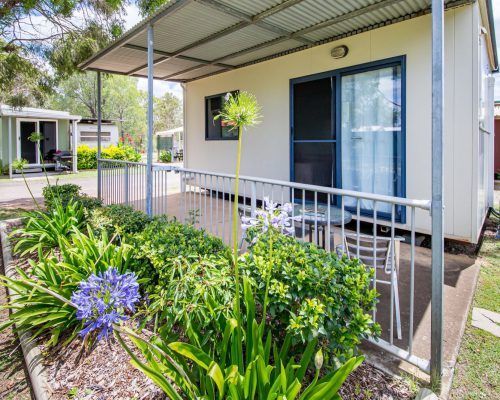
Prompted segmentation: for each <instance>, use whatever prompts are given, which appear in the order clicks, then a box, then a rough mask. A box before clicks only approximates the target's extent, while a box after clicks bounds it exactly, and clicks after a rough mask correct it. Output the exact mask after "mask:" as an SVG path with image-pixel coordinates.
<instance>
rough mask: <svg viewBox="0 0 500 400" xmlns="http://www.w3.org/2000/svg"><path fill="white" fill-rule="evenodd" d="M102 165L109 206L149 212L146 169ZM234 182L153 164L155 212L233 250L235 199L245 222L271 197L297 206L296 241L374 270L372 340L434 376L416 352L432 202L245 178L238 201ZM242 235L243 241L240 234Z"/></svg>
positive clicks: (120, 164) (139, 165) (424, 358)
mask: <svg viewBox="0 0 500 400" xmlns="http://www.w3.org/2000/svg"><path fill="white" fill-rule="evenodd" d="M99 165H100V168H101V180H100V185H101V188H100V189H101V194H102V198H103V201H104V202H105V204H113V203H115V204H116V203H121V204H128V205H130V206H132V207H134V208H136V209H139V210H145V209H146V170H147V166H146V164H144V163H132V162H125V161H117V160H99ZM234 180H235V176H234V175H231V174H223V173H214V172H207V171H201V170H194V169H187V168H178V167H172V166H168V165H161V164H155V165H154V166H153V195H152V209H153V214H157V215H160V214H165V215H168V216H170V217H175V218H177V219H179V220H181V221H186V222H189V223H192V224H194V225H195V226H197V227H199V228H202V229H205V230H206V231H208V232H210V233H212V234H214V235H216V236H218V237H221V238H222V239H223V240H224V241H226V242H227V243H228V244H229V242H230V240H231V235H230V230H231V229H230V227H231V222H232V212H231V210H232V204H233V202H234V201H236V200H237V201H238V208H239V214H240V216H241V215H244V214H245V215H253V214H254V212H255V209H256V208H257V207H260V206H261V205H262V201H263V199H264V198H266V197H267V198H269V199H270V200H272V201H274V202H276V203H279V204H284V203H286V202H291V203H293V204H294V207H293V211H292V216H299V215H300V216H301V219H300V222H297V225H296V229H295V233H294V234H295V236H296V237H297V238H298V239H300V240H304V241H308V242H312V243H314V244H316V245H318V246H321V247H323V248H325V250H326V251H336V252H337V253H339V254H344V253H350V254H349V255H350V256H352V257H357V258H360V259H361V260H362V261H363V262H364V263H365V264H372V266H373V267H374V271H375V277H374V280H373V285H374V287H375V288H378V291H379V293H380V297H379V299H380V302H379V304H378V305H377V307H376V309H374V310H373V320H374V321H376V322H378V323H379V324H380V325H381V327H382V337H381V338H380V339H378V340H374V339H372V340H371V342H373V343H374V344H375V345H377V346H379V347H381V348H382V349H383V350H385V351H388V352H390V353H392V354H394V355H396V356H398V357H399V358H401V359H403V360H405V361H408V362H410V363H412V364H414V365H416V366H417V367H419V368H420V369H421V370H423V371H425V372H427V373H428V372H429V355H428V354H429V353H427V354H425V355H422V354H418V355H417V354H414V351H413V350H414V334H415V260H416V257H415V234H416V230H415V226H416V217H417V212H418V214H419V215H421V216H424V215H425V214H427V215H428V211H429V210H430V202H429V201H427V200H412V199H407V198H399V197H391V196H382V195H377V194H371V193H361V192H356V191H351V190H344V189H336V188H328V187H322V186H314V185H307V184H301V183H295V182H286V181H278V180H273V179H266V178H256V177H248V176H241V177H240V190H239V198H238V199H235V197H234V194H233V193H234V192H233V187H234ZM327 205H330V206H329V207H328V206H327ZM367 209H369V211H368V210H367ZM422 212H425V213H424V214H422ZM239 235H240V237H239V238H238V241H239V242H240V243H242V242H243V241H242V237H241V235H243V233H242V231H240V232H239ZM400 235H403V236H402V237H400ZM367 243H368V244H367ZM349 250H350V251H349ZM403 250H404V251H403ZM384 251H385V254H382V253H383V252H384ZM425 262H427V260H425ZM428 262H429V264H430V256H429V259H428ZM392 266H396V268H393V267H392ZM383 278H385V279H383ZM381 283H385V285H384V286H382V285H381ZM377 284H379V285H378V286H377ZM429 286H430V285H429ZM399 288H404V292H401V291H400V289H399ZM419 289H421V288H419ZM428 289H430V288H428ZM419 317H422V316H421V315H420V316H419ZM424 334H425V333H424ZM429 334H430V333H429Z"/></svg>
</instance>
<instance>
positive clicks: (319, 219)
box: [293, 204, 352, 248]
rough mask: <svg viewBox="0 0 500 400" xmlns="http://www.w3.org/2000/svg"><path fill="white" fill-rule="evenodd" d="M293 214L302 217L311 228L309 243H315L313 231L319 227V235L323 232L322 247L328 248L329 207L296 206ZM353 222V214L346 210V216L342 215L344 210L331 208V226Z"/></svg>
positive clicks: (319, 205) (321, 205)
mask: <svg viewBox="0 0 500 400" xmlns="http://www.w3.org/2000/svg"><path fill="white" fill-rule="evenodd" d="M293 208H294V210H293V214H294V215H296V216H300V217H302V220H303V221H304V223H305V224H306V225H307V226H308V228H309V241H310V242H311V243H312V241H313V236H312V234H313V230H314V229H315V226H317V227H318V234H319V233H320V232H321V231H322V232H323V235H322V237H323V240H322V247H323V248H325V247H326V227H327V225H328V206H327V205H323V204H318V205H317V207H316V209H315V207H314V205H310V204H305V205H303V204H294V207H293ZM342 217H343V218H342ZM351 220H352V214H351V213H350V212H349V211H347V210H345V209H344V214H343V215H342V209H341V208H339V207H336V206H330V225H333V226H342V225H343V224H344V225H345V224H348V223H349V222H351Z"/></svg>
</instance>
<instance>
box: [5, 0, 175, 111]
mask: <svg viewBox="0 0 500 400" xmlns="http://www.w3.org/2000/svg"><path fill="white" fill-rule="evenodd" d="M168 2H169V0H39V1H35V0H4V1H2V2H0V101H1V102H4V103H7V104H11V105H14V106H26V105H39V106H43V105H45V101H46V100H47V97H48V96H47V95H48V94H50V93H51V87H52V86H53V84H52V80H54V79H56V80H58V79H67V78H68V77H70V76H71V75H73V74H74V73H75V72H76V71H77V66H78V64H80V63H81V62H83V61H84V60H86V59H87V58H88V57H90V56H91V55H92V54H94V53H96V52H97V51H98V50H100V49H102V48H103V47H104V46H106V45H107V44H108V43H109V42H110V41H112V40H113V39H115V38H117V37H118V36H120V35H121V34H122V33H123V30H124V22H125V20H124V17H125V13H126V7H127V6H129V5H132V4H136V5H137V6H138V7H139V12H140V14H141V15H143V16H146V15H148V14H150V13H152V12H154V11H156V10H157V9H158V8H159V7H161V6H163V5H164V4H166V3H168Z"/></svg>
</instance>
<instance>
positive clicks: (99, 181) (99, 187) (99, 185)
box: [97, 71, 102, 200]
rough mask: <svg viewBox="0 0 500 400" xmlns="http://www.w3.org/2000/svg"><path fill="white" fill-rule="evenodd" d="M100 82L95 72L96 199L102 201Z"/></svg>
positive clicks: (99, 76)
mask: <svg viewBox="0 0 500 400" xmlns="http://www.w3.org/2000/svg"><path fill="white" fill-rule="evenodd" d="M101 92H102V81H101V73H100V72H99V71H97V198H98V199H99V200H102V166H101V161H100V160H101V128H102V127H101V125H102V114H101V112H102V107H101V103H102V101H101Z"/></svg>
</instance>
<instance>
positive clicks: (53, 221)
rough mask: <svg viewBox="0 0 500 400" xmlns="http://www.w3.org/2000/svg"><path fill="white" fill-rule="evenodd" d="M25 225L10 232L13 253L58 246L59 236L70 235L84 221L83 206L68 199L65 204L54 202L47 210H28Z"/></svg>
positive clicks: (26, 252)
mask: <svg viewBox="0 0 500 400" xmlns="http://www.w3.org/2000/svg"><path fill="white" fill-rule="evenodd" d="M26 216H27V221H26V223H25V225H24V226H23V227H21V228H19V229H17V230H15V231H14V232H13V233H12V236H13V237H14V240H15V246H14V253H17V254H20V255H21V256H24V255H26V254H28V253H31V252H34V251H36V250H37V249H41V250H43V251H46V250H50V249H53V248H55V247H57V246H58V243H59V239H60V238H61V237H67V236H70V235H71V234H72V233H73V232H74V228H80V227H81V226H82V225H83V222H84V214H83V208H82V206H81V205H80V204H79V203H75V202H73V201H70V202H69V203H68V204H67V205H66V206H62V205H61V204H59V203H57V204H55V206H54V208H53V209H51V210H50V211H48V212H44V211H28V212H27V213H26Z"/></svg>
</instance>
